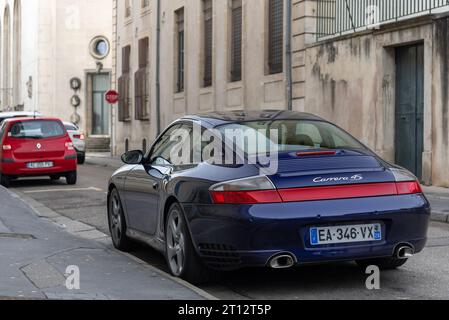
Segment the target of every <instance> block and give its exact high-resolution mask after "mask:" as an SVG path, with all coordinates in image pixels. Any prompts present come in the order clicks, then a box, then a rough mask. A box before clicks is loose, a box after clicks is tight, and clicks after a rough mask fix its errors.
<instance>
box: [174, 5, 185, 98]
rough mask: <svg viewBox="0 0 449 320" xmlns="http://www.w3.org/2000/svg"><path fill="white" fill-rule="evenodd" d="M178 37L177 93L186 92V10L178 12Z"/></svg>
mask: <svg viewBox="0 0 449 320" xmlns="http://www.w3.org/2000/svg"><path fill="white" fill-rule="evenodd" d="M176 22H177V28H178V30H177V31H178V32H177V37H178V39H177V40H178V43H177V44H178V52H177V58H178V65H177V67H178V70H177V78H178V79H177V92H183V91H184V9H183V8H182V9H179V10H178V11H176Z"/></svg>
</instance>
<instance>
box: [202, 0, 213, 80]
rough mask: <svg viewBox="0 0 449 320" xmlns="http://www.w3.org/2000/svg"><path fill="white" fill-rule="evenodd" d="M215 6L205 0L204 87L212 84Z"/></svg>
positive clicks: (209, 0)
mask: <svg viewBox="0 0 449 320" xmlns="http://www.w3.org/2000/svg"><path fill="white" fill-rule="evenodd" d="M212 43H213V7H212V0H204V83H203V84H204V87H209V86H211V85H212Z"/></svg>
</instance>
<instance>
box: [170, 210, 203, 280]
mask: <svg viewBox="0 0 449 320" xmlns="http://www.w3.org/2000/svg"><path fill="white" fill-rule="evenodd" d="M165 249H166V250H165V252H166V254H165V258H166V260H167V265H168V268H169V270H170V272H171V274H172V275H173V276H175V277H178V278H182V279H184V280H186V281H188V282H190V283H192V284H203V283H205V282H208V281H210V279H211V276H212V270H210V269H209V268H207V267H206V266H205V265H204V263H203V262H202V261H201V259H200V257H199V256H198V254H197V252H196V250H195V248H194V245H193V241H192V238H191V236H190V233H189V230H188V227H187V223H186V219H185V217H184V214H183V211H182V209H181V207H180V205H179V204H177V203H175V204H173V205H172V206H171V208H170V210H169V212H168V215H167V219H166V224H165Z"/></svg>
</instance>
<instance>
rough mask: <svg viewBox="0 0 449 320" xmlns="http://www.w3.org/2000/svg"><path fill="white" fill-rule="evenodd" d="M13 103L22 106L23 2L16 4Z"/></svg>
mask: <svg viewBox="0 0 449 320" xmlns="http://www.w3.org/2000/svg"><path fill="white" fill-rule="evenodd" d="M13 33H14V34H13V41H14V43H13V50H14V53H13V59H14V61H13V68H14V71H13V90H14V91H13V99H14V101H13V103H14V106H17V105H19V104H22V103H23V101H22V92H21V88H22V85H21V84H22V6H21V0H16V2H15V4H14V31H13Z"/></svg>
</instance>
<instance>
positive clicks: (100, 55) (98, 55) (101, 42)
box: [90, 36, 110, 59]
mask: <svg viewBox="0 0 449 320" xmlns="http://www.w3.org/2000/svg"><path fill="white" fill-rule="evenodd" d="M109 51H110V45H109V41H108V39H106V38H105V37H101V36H100V37H95V38H94V39H93V40H92V41H91V43H90V54H91V55H92V56H93V57H94V58H95V59H104V58H106V57H107V56H108V54H109Z"/></svg>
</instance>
